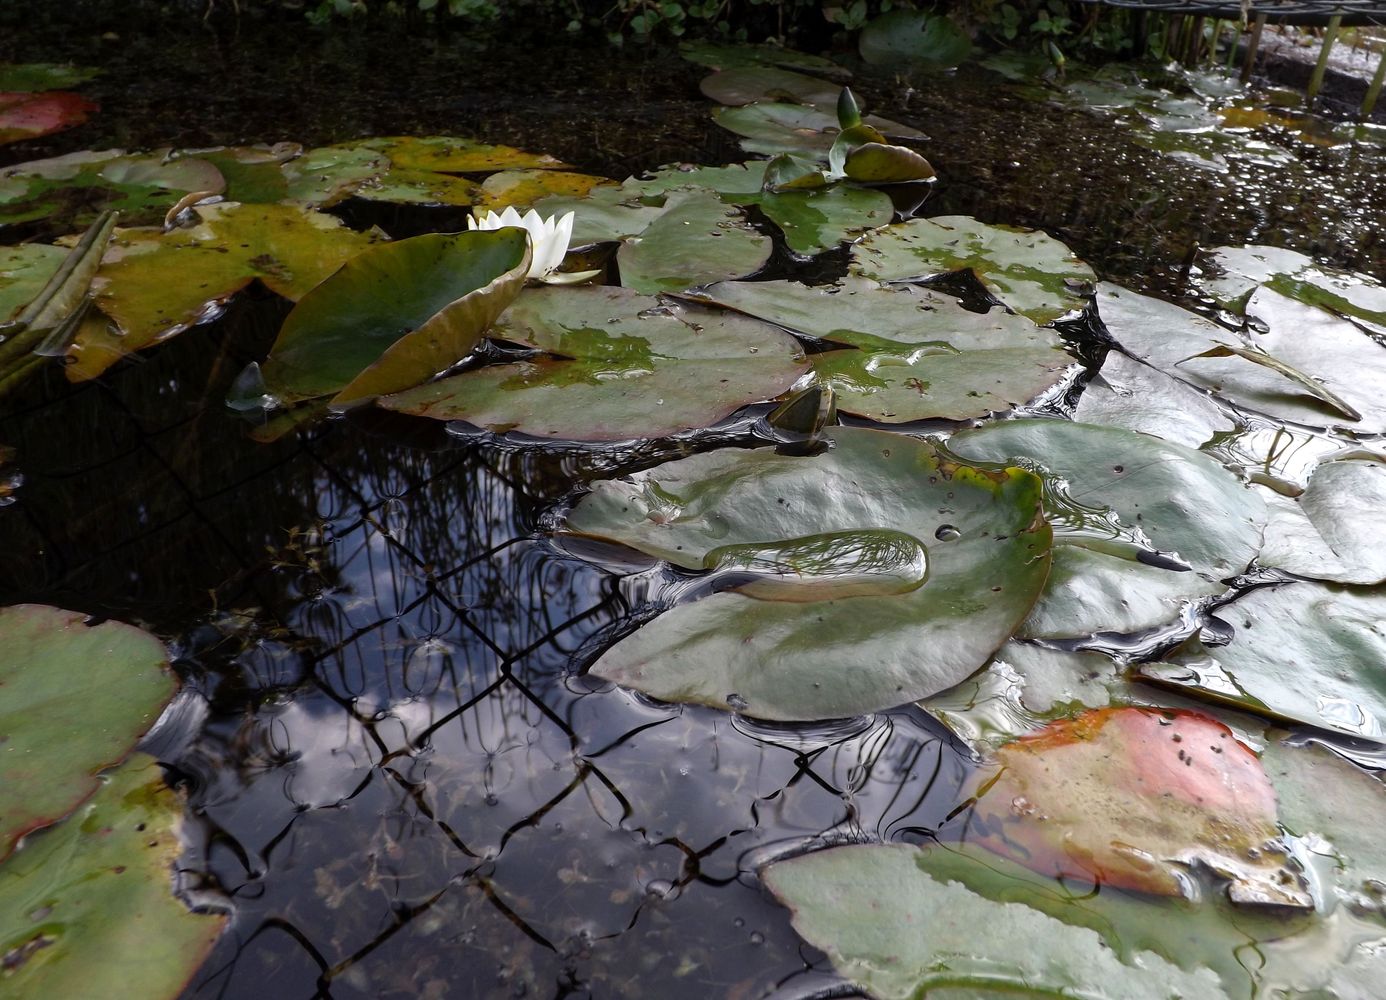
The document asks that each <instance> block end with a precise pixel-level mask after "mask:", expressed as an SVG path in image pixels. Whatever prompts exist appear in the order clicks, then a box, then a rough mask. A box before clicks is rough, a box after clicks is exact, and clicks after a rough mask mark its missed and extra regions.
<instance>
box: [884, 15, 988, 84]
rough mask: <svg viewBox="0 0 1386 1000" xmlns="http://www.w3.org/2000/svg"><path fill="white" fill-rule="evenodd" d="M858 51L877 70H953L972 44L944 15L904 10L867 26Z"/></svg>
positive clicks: (969, 52) (969, 51)
mask: <svg viewBox="0 0 1386 1000" xmlns="http://www.w3.org/2000/svg"><path fill="white" fill-rule="evenodd" d="M857 47H858V49H859V50H860V51H861V57H862V58H863V59H865V60H866V61H867V62H868V63H870V64H871V65H873V66H894V67H900V66H910V67H917V68H920V69H950V68H952V67H954V66H956V65H958V63H960V62H962V61H963V60H964V59H966V58H967V57H968V55H970V54H971V52H972V40H971V39H970V38H969V37H968V36H967V32H966V31H964V30H963V29H962V28H960V27H958V26H957V25H956V24H954V23H953V22H952V21H950V20H949V19H948V18H947V17H944V16H943V15H942V14H926V13H925V12H923V11H918V10H908V9H905V8H901V9H898V10H892V11H890V12H889V13H886V14H882V15H881V16H880V17H878V18H875V19H874V20H873V21H871V22H870V23H869V24H867V26H866V27H865V28H863V29H862V32H861V36H860V37H859V39H858V41H857Z"/></svg>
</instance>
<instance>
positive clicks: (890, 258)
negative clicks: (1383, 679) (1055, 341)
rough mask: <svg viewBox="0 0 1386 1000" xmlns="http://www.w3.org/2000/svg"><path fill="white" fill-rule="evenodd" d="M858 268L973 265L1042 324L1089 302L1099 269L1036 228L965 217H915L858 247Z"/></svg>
mask: <svg viewBox="0 0 1386 1000" xmlns="http://www.w3.org/2000/svg"><path fill="white" fill-rule="evenodd" d="M851 268H852V271H853V273H855V274H860V275H864V276H865V277H868V278H875V279H876V280H877V281H916V280H921V279H925V278H931V277H934V276H935V275H938V274H945V273H947V272H949V271H959V270H962V269H964V268H970V269H971V270H972V273H973V274H975V275H976V276H977V279H978V280H979V281H981V283H982V284H983V285H985V286H986V288H987V290H988V291H990V292H991V293H992V294H993V295H994V296H996V298H997V299H999V300H1000V301H1001V302H1003V303H1005V304H1006V305H1007V306H1009V307H1010V308H1011V309H1013V310H1014V311H1015V312H1018V313H1020V314H1021V315H1022V316H1028V317H1029V318H1030V319H1032V320H1034V321H1035V322H1036V323H1048V322H1050V321H1051V320H1055V319H1058V318H1059V317H1060V316H1063V315H1064V314H1066V313H1069V312H1072V311H1073V310H1075V309H1080V308H1082V306H1083V303H1084V298H1083V294H1082V289H1083V287H1084V286H1086V285H1087V284H1088V283H1090V282H1092V281H1094V280H1095V276H1094V275H1093V272H1092V269H1091V268H1089V267H1088V265H1086V264H1084V263H1083V262H1082V261H1081V260H1079V259H1078V258H1077V257H1075V256H1074V255H1073V252H1072V251H1070V250H1069V249H1068V247H1066V246H1064V245H1063V244H1062V243H1060V242H1059V241H1058V240H1055V239H1052V238H1051V237H1049V236H1046V235H1045V234H1044V233H1041V232H1039V231H1037V230H1033V229H1016V228H1014V227H1012V226H989V225H986V224H985V223H982V222H978V221H977V220H976V219H971V218H968V217H967V216H963V215H951V216H942V217H939V218H937V219H911V220H910V221H908V222H901V223H897V224H896V225H893V226H887V227H886V228H884V229H879V230H877V231H876V232H874V233H872V234H871V235H869V236H867V237H866V238H865V239H863V240H862V241H861V242H860V243H858V244H857V245H856V246H854V247H852V265H851Z"/></svg>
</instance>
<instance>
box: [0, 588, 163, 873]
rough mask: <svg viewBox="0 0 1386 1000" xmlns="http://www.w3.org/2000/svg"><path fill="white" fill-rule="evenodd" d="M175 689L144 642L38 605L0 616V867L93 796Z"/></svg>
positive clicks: (133, 633) (137, 634)
mask: <svg viewBox="0 0 1386 1000" xmlns="http://www.w3.org/2000/svg"><path fill="white" fill-rule="evenodd" d="M174 686H175V685H174V681H173V677H172V675H171V674H170V673H169V672H168V657H167V656H166V654H165V652H164V646H163V643H161V642H160V641H159V640H158V639H156V638H155V637H154V636H152V635H150V634H149V633H147V632H144V631H142V630H140V629H137V628H135V627H133V626H131V625H124V624H122V623H120V622H114V621H108V622H103V623H102V624H100V625H88V624H87V623H86V616H85V615H82V614H80V613H78V612H75V611H63V610H61V609H59V608H50V607H46V606H44V605H39V604H19V605H15V606H13V607H8V608H0V689H3V690H4V692H5V697H4V699H3V700H2V701H0V747H3V750H0V858H3V857H4V856H6V855H7V854H9V853H10V851H11V850H12V849H13V847H14V843H15V841H16V840H17V839H18V838H20V837H22V836H23V835H24V834H26V833H28V832H29V831H31V830H34V829H38V828H40V827H44V826H47V825H49V824H51V823H55V822H57V821H58V820H60V819H61V818H62V817H63V816H65V815H66V814H67V813H68V812H69V811H71V810H72V809H73V807H75V806H76V805H77V804H78V803H79V802H81V801H82V800H83V799H86V798H87V797H88V796H90V795H91V794H92V793H93V792H94V791H96V788H97V786H98V784H99V782H98V781H97V778H96V774H97V772H98V771H100V770H101V769H102V768H105V767H109V766H110V765H112V764H115V763H118V762H119V761H120V759H121V758H122V757H124V756H125V755H126V754H127V753H129V752H130V748H131V747H132V746H134V744H135V741H136V740H137V739H138V738H139V737H140V736H141V735H143V733H144V732H145V730H147V729H148V728H149V727H150V726H151V725H152V724H153V722H154V720H155V719H156V718H157V717H158V714H159V712H160V710H162V709H163V707H164V705H165V704H166V703H167V702H168V700H169V698H171V697H172V696H173V691H174ZM78 691H80V692H82V693H81V694H80V695H78V694H77V693H76V692H78ZM2 894H3V893H0V895H2Z"/></svg>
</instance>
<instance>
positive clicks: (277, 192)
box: [178, 142, 303, 205]
mask: <svg viewBox="0 0 1386 1000" xmlns="http://www.w3.org/2000/svg"><path fill="white" fill-rule="evenodd" d="M178 155H179V156H181V157H192V158H194V159H198V160H203V161H205V162H207V163H210V164H211V165H212V166H214V167H216V168H217V170H218V171H220V172H221V175H222V177H224V178H225V179H226V191H225V195H226V200H227V201H239V202H242V203H246V204H257V205H264V204H270V203H273V202H279V201H283V200H285V199H286V198H288V196H289V179H288V178H287V177H286V176H285V175H284V164H286V163H288V162H289V161H290V160H294V159H297V158H298V157H300V156H302V155H303V147H302V146H300V145H299V144H298V143H296V142H276V143H274V144H273V145H270V144H259V145H254V146H213V147H210V148H207V149H184V150H180V151H179V152H178Z"/></svg>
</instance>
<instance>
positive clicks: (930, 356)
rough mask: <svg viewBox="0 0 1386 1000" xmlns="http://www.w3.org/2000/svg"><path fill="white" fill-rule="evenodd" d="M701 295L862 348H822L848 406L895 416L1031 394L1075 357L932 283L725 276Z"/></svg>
mask: <svg viewBox="0 0 1386 1000" xmlns="http://www.w3.org/2000/svg"><path fill="white" fill-rule="evenodd" d="M699 298H701V299H703V300H705V301H710V302H716V303H717V304H719V305H722V306H725V307H727V308H729V309H736V310H738V311H740V312H744V313H747V314H748V315H752V316H756V317H758V318H760V319H763V320H766V321H768V322H771V323H775V324H777V325H779V326H783V327H785V328H786V329H789V330H793V331H795V332H796V333H800V334H803V335H805V336H809V337H815V338H818V339H821V340H827V341H832V342H834V343H837V344H847V345H851V346H853V347H855V348H859V349H858V350H851V351H827V352H823V353H818V354H814V355H813V356H812V358H811V359H810V360H811V361H812V362H813V363H814V367H815V370H816V371H817V373H818V378H819V379H820V380H821V381H822V382H823V383H824V384H827V385H831V386H832V388H833V390H834V391H835V392H836V393H837V395H838V407H839V408H840V409H841V410H843V411H845V412H848V413H855V414H859V415H861V416H865V417H870V418H871V419H873V420H884V421H890V422H900V421H910V420H924V419H930V418H945V419H952V420H963V419H969V418H971V417H979V416H984V415H985V414H987V413H991V412H995V411H997V410H1006V409H1009V408H1011V407H1012V406H1015V405H1018V404H1020V403H1024V402H1027V401H1028V400H1030V399H1033V398H1034V397H1035V396H1036V395H1038V394H1039V393H1041V392H1043V391H1044V390H1045V389H1048V388H1050V387H1052V386H1053V385H1055V384H1056V383H1057V382H1059V381H1060V379H1062V377H1063V374H1064V371H1065V370H1066V369H1068V368H1070V367H1071V366H1072V365H1073V359H1072V358H1071V357H1069V356H1068V355H1067V354H1065V353H1064V352H1063V351H1062V349H1061V348H1060V343H1059V340H1058V337H1057V336H1055V335H1054V334H1053V333H1052V332H1051V331H1049V330H1042V329H1040V328H1038V327H1036V326H1035V325H1034V324H1033V323H1031V322H1030V321H1029V320H1027V319H1025V318H1024V317H1021V316H1012V315H1010V314H1009V313H1006V312H1004V311H1002V310H1000V309H995V310H992V311H991V312H988V313H975V312H970V311H968V310H966V309H964V308H963V307H962V306H960V305H959V304H958V303H957V301H956V300H954V299H952V298H949V297H947V296H944V295H940V294H937V293H935V292H932V291H929V290H928V289H924V288H917V287H899V288H884V287H882V286H880V285H879V284H877V283H875V282H872V281H866V280H862V279H848V280H845V281H843V282H839V283H838V284H835V285H827V286H817V287H809V286H806V285H801V284H798V283H797V282H791V281H757V282H724V283H721V284H717V285H713V286H711V287H710V288H707V289H705V290H704V291H703V292H702V293H700V295H699Z"/></svg>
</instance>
